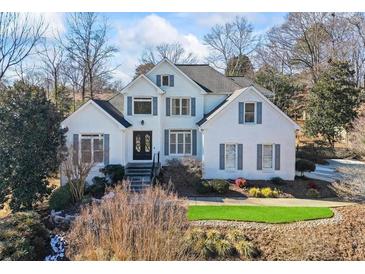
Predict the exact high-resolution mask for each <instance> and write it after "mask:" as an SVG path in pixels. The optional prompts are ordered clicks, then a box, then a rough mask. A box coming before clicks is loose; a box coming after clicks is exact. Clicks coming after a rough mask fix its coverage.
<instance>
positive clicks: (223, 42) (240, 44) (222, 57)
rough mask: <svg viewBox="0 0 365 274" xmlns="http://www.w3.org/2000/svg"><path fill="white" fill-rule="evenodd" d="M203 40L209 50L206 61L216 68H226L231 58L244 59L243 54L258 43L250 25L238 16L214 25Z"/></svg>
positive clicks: (252, 49)
mask: <svg viewBox="0 0 365 274" xmlns="http://www.w3.org/2000/svg"><path fill="white" fill-rule="evenodd" d="M203 40H204V43H205V44H206V45H207V46H208V47H209V50H210V53H209V56H208V62H209V63H211V64H212V65H213V66H215V67H216V68H218V69H226V68H227V67H228V64H229V62H230V60H232V59H233V58H238V60H243V61H244V60H245V59H244V56H249V55H250V54H251V53H252V52H253V51H254V50H255V49H256V48H257V46H258V45H259V38H258V37H257V36H255V35H254V34H253V27H252V25H251V24H250V23H248V21H247V20H246V19H245V18H244V17H239V16H237V17H235V19H234V20H232V21H231V22H229V23H226V24H224V25H215V26H214V27H213V28H212V29H211V30H210V33H208V34H206V35H205V36H204V38H203ZM237 67H239V66H237Z"/></svg>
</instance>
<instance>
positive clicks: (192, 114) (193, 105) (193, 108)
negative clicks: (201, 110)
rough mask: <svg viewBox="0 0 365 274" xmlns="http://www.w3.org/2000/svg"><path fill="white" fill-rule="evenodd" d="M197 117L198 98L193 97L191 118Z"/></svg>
mask: <svg viewBox="0 0 365 274" xmlns="http://www.w3.org/2000/svg"><path fill="white" fill-rule="evenodd" d="M195 115H196V98H195V97H192V98H191V116H195Z"/></svg>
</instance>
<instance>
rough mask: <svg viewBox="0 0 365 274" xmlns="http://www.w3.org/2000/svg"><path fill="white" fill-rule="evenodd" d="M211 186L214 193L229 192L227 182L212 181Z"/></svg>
mask: <svg viewBox="0 0 365 274" xmlns="http://www.w3.org/2000/svg"><path fill="white" fill-rule="evenodd" d="M210 185H211V187H212V189H213V191H214V192H216V193H218V194H226V193H227V192H228V190H229V183H228V182H227V181H225V180H213V181H210Z"/></svg>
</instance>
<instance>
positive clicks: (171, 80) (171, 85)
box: [170, 75, 175, 87]
mask: <svg viewBox="0 0 365 274" xmlns="http://www.w3.org/2000/svg"><path fill="white" fill-rule="evenodd" d="M174 78H175V77H174V75H170V87H173V86H174V85H175V79H174Z"/></svg>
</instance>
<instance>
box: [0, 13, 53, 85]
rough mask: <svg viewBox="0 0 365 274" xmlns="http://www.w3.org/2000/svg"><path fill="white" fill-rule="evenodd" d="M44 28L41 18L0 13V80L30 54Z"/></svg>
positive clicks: (45, 27) (45, 26)
mask: <svg viewBox="0 0 365 274" xmlns="http://www.w3.org/2000/svg"><path fill="white" fill-rule="evenodd" d="M46 29H47V25H46V24H45V23H44V21H43V18H40V19H39V20H32V19H30V17H29V15H28V14H25V15H24V14H19V13H8V12H1V13H0V80H1V79H2V78H3V77H4V75H5V73H6V72H7V71H8V70H9V69H10V68H12V67H14V66H16V65H18V64H20V63H21V62H22V61H23V60H24V59H25V58H26V57H27V56H29V55H30V54H31V52H32V50H33V49H34V47H35V46H36V45H37V44H38V42H39V41H40V39H41V37H42V35H43V34H44V32H45V31H46Z"/></svg>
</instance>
